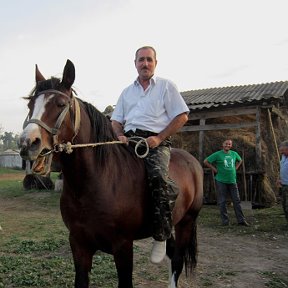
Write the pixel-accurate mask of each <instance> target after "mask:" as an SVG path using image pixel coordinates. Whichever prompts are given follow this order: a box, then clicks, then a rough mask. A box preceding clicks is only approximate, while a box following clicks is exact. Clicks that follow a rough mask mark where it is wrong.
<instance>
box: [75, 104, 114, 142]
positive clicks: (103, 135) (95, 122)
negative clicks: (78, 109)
mask: <svg viewBox="0 0 288 288" xmlns="http://www.w3.org/2000/svg"><path fill="white" fill-rule="evenodd" d="M77 100H78V101H79V102H81V103H82V104H83V106H84V107H85V110H86V112H87V114H88V117H89V119H90V121H91V126H92V131H93V135H92V139H91V140H92V141H95V142H107V141H113V140H116V135H115V133H114V131H113V129H112V126H111V123H110V120H109V119H108V118H107V117H106V116H105V115H104V114H103V113H102V112H100V111H99V110H98V109H97V108H96V107H95V106H93V105H92V104H90V103H88V102H85V101H83V100H81V99H79V98H77Z"/></svg>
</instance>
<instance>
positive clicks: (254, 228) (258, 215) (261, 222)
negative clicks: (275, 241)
mask: <svg viewBox="0 0 288 288" xmlns="http://www.w3.org/2000/svg"><path fill="white" fill-rule="evenodd" d="M243 213H244V215H245V217H246V219H247V221H248V222H249V223H250V224H251V226H250V227H241V229H239V226H237V221H236V218H235V215H234V210H233V207H231V206H230V207H229V206H228V214H229V217H230V221H231V224H230V226H228V227H227V226H221V224H220V223H221V222H220V212H219V208H218V206H216V205H215V206H203V208H202V210H201V212H200V215H199V218H198V223H199V224H200V225H203V226H204V227H207V228H209V227H210V228H213V229H214V230H217V231H218V232H219V233H221V232H222V233H234V234H241V235H252V234H253V235H258V236H260V237H265V238H267V236H271V237H273V235H274V234H277V235H286V236H287V235H288V233H287V232H288V231H287V222H286V219H285V217H284V213H283V208H282V206H281V205H280V204H278V205H276V206H274V207H271V208H265V209H251V208H250V209H243Z"/></svg>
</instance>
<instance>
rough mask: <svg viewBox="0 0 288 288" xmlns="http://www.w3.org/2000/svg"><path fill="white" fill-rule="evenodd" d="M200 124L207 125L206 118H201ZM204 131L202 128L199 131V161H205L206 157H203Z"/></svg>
mask: <svg viewBox="0 0 288 288" xmlns="http://www.w3.org/2000/svg"><path fill="white" fill-rule="evenodd" d="M200 125H205V119H200ZM203 142H204V131H203V130H200V132H199V159H198V160H199V162H200V163H201V165H202V163H203V160H204V157H203V147H204V144H203Z"/></svg>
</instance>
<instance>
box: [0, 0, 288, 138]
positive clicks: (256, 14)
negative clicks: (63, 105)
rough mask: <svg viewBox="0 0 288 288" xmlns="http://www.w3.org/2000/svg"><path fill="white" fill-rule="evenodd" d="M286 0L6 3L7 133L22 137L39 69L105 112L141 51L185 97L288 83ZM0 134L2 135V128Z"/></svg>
mask: <svg viewBox="0 0 288 288" xmlns="http://www.w3.org/2000/svg"><path fill="white" fill-rule="evenodd" d="M287 7H288V2H287V0H177V1H176V0H174V1H172V0H145V1H143V0H142V1H140V0H49V1H41V0H25V1H23V0H9V1H4V0H0V24H1V25H0V87H1V88H0V89H1V90H0V91H1V95H0V100H1V103H0V128H2V131H7V132H13V133H17V134H19V133H21V131H22V123H23V121H24V118H25V117H26V115H27V113H28V109H27V101H26V100H24V99H23V97H25V96H27V95H28V94H29V92H30V91H31V90H32V89H33V87H34V85H35V64H37V65H38V67H39V69H40V71H41V73H42V74H43V75H44V76H45V77H46V78H50V77H51V76H54V77H59V78H61V76H62V72H63V68H64V65H65V63H66V60H67V59H70V60H71V61H72V62H73V63H74V65H75V68H76V79H75V83H74V88H75V90H76V91H77V93H78V97H80V98H81V99H83V100H85V101H87V102H90V103H92V104H93V105H95V106H96V107H97V108H98V109H99V110H100V111H104V109H105V108H106V107H107V106H108V105H115V104H116V102H117V99H118V97H119V95H120V94H121V92H122V90H123V89H124V88H125V87H126V86H128V85H129V84H130V83H132V82H133V80H135V79H136V77H137V71H136V69H135V66H134V55H135V51H136V50H137V49H138V48H139V47H142V46H144V45H150V46H153V47H154V48H155V49H156V51H157V58H158V65H157V67H156V74H157V75H158V76H160V77H164V78H168V79H170V80H172V81H173V82H174V83H175V84H176V85H177V87H178V89H179V91H180V92H183V91H187V90H195V89H205V88H212V87H226V86H235V85H247V84H259V83H268V82H275V81H286V80H288V17H287ZM0 131H1V130H0Z"/></svg>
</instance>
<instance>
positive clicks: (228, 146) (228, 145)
mask: <svg viewBox="0 0 288 288" xmlns="http://www.w3.org/2000/svg"><path fill="white" fill-rule="evenodd" d="M231 148H232V141H231V140H226V141H224V143H223V150H224V151H229V150H230V149H231Z"/></svg>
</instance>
